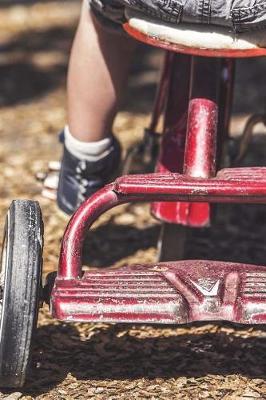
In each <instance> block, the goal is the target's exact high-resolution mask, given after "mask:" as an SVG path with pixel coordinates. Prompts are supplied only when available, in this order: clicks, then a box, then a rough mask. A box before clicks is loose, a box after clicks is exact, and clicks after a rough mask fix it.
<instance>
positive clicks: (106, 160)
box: [57, 137, 121, 214]
mask: <svg viewBox="0 0 266 400" xmlns="http://www.w3.org/2000/svg"><path fill="white" fill-rule="evenodd" d="M105 153H106V155H104V156H103V157H101V158H100V159H98V160H93V161H92V160H90V161H88V160H85V159H80V158H78V157H77V156H75V155H73V154H71V153H70V151H69V150H68V149H67V148H66V145H65V144H64V153H63V158H62V162H61V169H60V174H59V182H58V190H57V204H58V207H59V208H60V209H61V210H62V211H64V212H65V213H67V214H73V213H74V212H75V211H76V209H77V208H78V207H79V206H80V204H81V203H82V202H83V201H84V200H86V199H87V198H88V197H90V196H91V195H92V194H93V193H95V192H96V191H97V190H99V189H101V188H102V187H103V186H104V185H105V184H106V183H108V182H110V180H111V179H112V178H113V176H114V175H115V173H116V171H117V169H118V166H119V163H120V157H121V149H120V144H119V142H118V141H117V139H115V137H112V140H111V144H110V147H109V148H108V151H105Z"/></svg>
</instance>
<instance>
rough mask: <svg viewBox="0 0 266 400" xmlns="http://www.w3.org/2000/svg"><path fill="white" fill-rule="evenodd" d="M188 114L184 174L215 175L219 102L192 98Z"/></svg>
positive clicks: (200, 176) (195, 175) (193, 175)
mask: <svg viewBox="0 0 266 400" xmlns="http://www.w3.org/2000/svg"><path fill="white" fill-rule="evenodd" d="M188 115H189V117H188V130H187V140H186V150H185V159H184V174H185V175H188V176H192V177H196V178H208V177H212V176H214V175H215V160H216V137H217V123H218V107H217V104H216V103H215V102H213V101H211V100H208V99H192V100H191V101H190V104H189V112H188Z"/></svg>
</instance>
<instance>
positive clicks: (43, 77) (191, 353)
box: [0, 1, 266, 400]
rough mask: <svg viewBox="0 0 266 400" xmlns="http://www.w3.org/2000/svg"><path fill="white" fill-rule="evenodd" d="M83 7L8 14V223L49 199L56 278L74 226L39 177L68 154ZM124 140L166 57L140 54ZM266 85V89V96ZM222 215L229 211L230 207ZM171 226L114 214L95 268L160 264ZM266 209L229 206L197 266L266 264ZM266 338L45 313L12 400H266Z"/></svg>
mask: <svg viewBox="0 0 266 400" xmlns="http://www.w3.org/2000/svg"><path fill="white" fill-rule="evenodd" d="M79 6H80V2H78V1H57V2H56V1H51V2H49V1H48V2H40V3H36V4H29V5H22V4H14V3H12V4H10V3H7V4H5V5H4V6H2V7H1V8H0V21H1V25H0V88H1V89H0V136H1V144H0V169H1V175H0V217H1V223H2V226H3V224H4V217H5V214H6V211H7V208H8V205H9V203H10V201H11V199H13V198H32V199H36V200H38V201H39V202H40V204H41V207H42V210H43V217H44V222H45V250H44V273H45V274H47V273H48V272H51V271H53V270H55V269H56V268H57V263H58V254H59V249H60V240H61V238H62V234H63V231H64V228H65V226H66V222H67V219H66V218H65V217H64V216H63V215H62V214H60V213H59V212H58V210H57V208H56V206H55V204H54V203H53V202H52V201H50V200H47V199H43V198H42V197H41V195H40V192H41V186H40V184H39V183H38V182H37V181H36V179H35V174H36V173H37V172H39V171H42V170H45V169H46V167H47V162H48V161H49V160H50V159H57V158H59V157H60V145H59V144H58V142H57V133H58V132H59V131H60V130H61V129H62V127H63V126H64V124H65V118H66V115H65V76H66V69H67V60H68V54H69V49H70V45H71V41H72V38H73V34H74V30H75V26H76V23H77V18H78V13H79ZM137 54H138V55H137V57H136V61H137V62H136V63H135V64H134V66H133V68H132V74H131V78H130V82H129V89H128V93H129V94H128V95H127V96H126V100H125V104H124V106H123V109H122V111H121V113H120V114H119V116H118V118H117V121H116V128H115V132H116V134H117V135H118V137H119V138H120V139H121V141H122V143H123V147H124V149H126V148H128V147H129V146H130V145H131V144H133V143H136V142H138V141H139V140H140V139H141V135H142V131H143V128H144V127H145V125H146V124H147V123H148V120H149V118H148V112H149V110H150V107H151V100H152V97H153V94H154V90H155V82H156V77H157V76H158V67H159V64H160V60H161V57H162V55H161V53H160V52H158V51H155V52H154V51H151V50H150V49H147V48H145V47H143V46H141V47H140V49H139V51H138V53H137ZM265 68H266V63H265V60H264V59H260V60H258V61H257V62H255V61H254V60H248V61H246V62H243V64H241V68H239V69H238V75H237V76H238V79H237V94H236V105H235V115H234V119H233V124H232V132H233V134H234V136H237V135H239V134H240V132H241V129H242V127H243V124H244V122H245V120H246V117H247V114H248V112H254V111H255V112H257V111H263V108H264V93H265V90H262V88H263V83H265V82H264V76H265ZM259 89H260V90H259ZM265 155H266V139H265V130H264V128H263V127H262V126H259V127H258V129H257V130H256V135H255V137H254V140H253V143H252V146H251V150H250V154H249V155H248V156H247V157H246V159H245V164H248V165H253V164H254V163H255V162H256V163H257V164H260V165H263V163H264V164H265ZM218 211H219V210H218ZM159 230H160V226H159V223H158V222H157V221H155V220H154V219H153V218H152V217H151V216H150V214H149V207H148V205H145V204H135V205H125V206H121V207H118V208H116V209H114V210H112V211H110V212H109V213H107V214H106V215H104V216H103V217H102V218H101V219H100V220H99V222H97V224H96V225H95V227H94V229H93V230H92V232H91V233H90V234H89V236H88V244H87V246H88V249H87V250H88V260H87V262H88V264H89V265H92V266H101V265H122V264H125V263H129V262H152V261H154V260H155V258H156V242H157V238H158V234H159ZM265 236H266V213H265V207H263V206H249V207H244V206H241V207H239V206H237V207H236V206H234V207H230V206H227V207H221V209H220V216H219V218H218V219H217V221H216V222H215V223H214V226H213V227H212V228H211V229H208V230H202V231H196V232H194V233H193V236H192V238H191V240H190V242H189V244H188V248H187V253H188V254H187V255H188V257H189V258H199V257H205V258H209V259H222V260H229V259H230V260H234V261H235V260H237V261H243V262H247V263H248V262H249V263H264V264H265V249H266V245H265ZM265 356H266V331H265V328H264V327H262V326H259V327H255V326H252V327H245V326H234V325H232V324H228V323H224V324H222V323H219V324H206V325H204V324H199V323H198V324H192V325H190V326H180V327H172V326H165V327H164V326H162V327H155V326H139V325H138V326H130V325H111V324H64V323H60V322H58V321H55V320H53V319H52V318H51V317H50V314H49V310H48V307H46V306H45V307H44V308H43V309H42V310H41V311H40V318H39V328H38V331H37V333H36V337H35V343H34V352H33V360H32V366H31V371H30V374H29V378H28V381H27V384H26V386H25V388H24V389H23V390H20V391H16V392H10V391H9V392H3V393H0V399H9V400H12V399H13V400H15V399H24V400H26V399H27V400H29V399H45V400H46V399H47V400H48V399H54V400H57V399H58V400H59V399H66V400H68V399H69V400H72V399H95V400H105V399H109V400H111V399H112V400H115V399H121V400H122V399H127V400H129V399H150V400H157V399H161V400H170V399H182V400H183V399H184V400H186V399H193V400H194V399H215V400H216V399H223V400H229V399H230V400H233V399H239V400H240V399H241V400H251V399H266V383H265V376H266V357H265Z"/></svg>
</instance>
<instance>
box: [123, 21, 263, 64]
mask: <svg viewBox="0 0 266 400" xmlns="http://www.w3.org/2000/svg"><path fill="white" fill-rule="evenodd" d="M123 28H124V29H125V31H126V32H127V33H128V34H129V35H130V36H132V37H134V38H135V39H136V40H139V41H140V42H143V43H146V44H149V45H151V46H155V47H160V48H161V49H165V50H168V51H173V52H176V53H182V54H190V55H192V56H202V57H219V58H220V57H225V58H248V57H262V56H265V55H266V48H264V47H261V48H255V49H249V50H228V49H217V50H216V49H211V50H210V49H206V48H205V49H203V48H202V49H201V48H193V47H187V46H182V45H180V44H174V43H169V42H167V41H166V40H160V39H158V38H156V37H154V36H148V35H145V34H144V33H142V32H140V31H138V30H137V29H134V28H132V27H131V26H130V25H129V24H128V23H125V24H124V25H123Z"/></svg>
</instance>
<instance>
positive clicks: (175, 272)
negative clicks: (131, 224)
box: [51, 260, 266, 324]
mask: <svg viewBox="0 0 266 400" xmlns="http://www.w3.org/2000/svg"><path fill="white" fill-rule="evenodd" d="M51 307H52V313H53V316H54V317H56V318H58V319H61V320H65V321H93V322H99V321H101V322H129V323H140V322H141V323H160V324H180V323H188V322H192V321H202V320H204V321H206V320H211V321H214V320H227V321H233V322H239V323H263V322H265V321H266V267H262V266H257V265H246V264H236V263H225V262H216V261H197V260H196V261H194V260H192V261H191V260H190V261H179V262H171V263H159V264H154V265H133V266H126V267H122V268H118V269H102V270H97V271H86V272H84V274H83V276H82V278H79V279H60V278H57V279H56V281H55V285H54V288H53V291H52V296H51Z"/></svg>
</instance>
